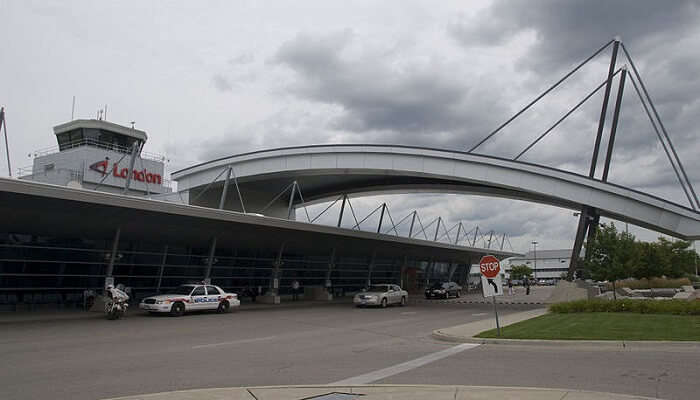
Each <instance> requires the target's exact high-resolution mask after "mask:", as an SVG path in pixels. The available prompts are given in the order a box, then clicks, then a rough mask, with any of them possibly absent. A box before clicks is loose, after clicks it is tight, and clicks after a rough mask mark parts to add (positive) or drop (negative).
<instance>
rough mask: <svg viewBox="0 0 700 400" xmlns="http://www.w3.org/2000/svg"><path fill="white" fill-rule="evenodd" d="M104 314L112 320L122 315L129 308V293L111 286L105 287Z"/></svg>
mask: <svg viewBox="0 0 700 400" xmlns="http://www.w3.org/2000/svg"><path fill="white" fill-rule="evenodd" d="M105 298H106V299H105V300H106V301H105V315H106V316H107V319H110V320H114V319H119V318H121V317H123V316H124V315H125V314H126V311H127V310H128V309H129V302H128V300H129V295H128V294H126V293H125V292H124V291H122V290H120V289H117V288H115V287H113V286H109V287H107V289H105Z"/></svg>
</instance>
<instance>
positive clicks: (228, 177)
mask: <svg viewBox="0 0 700 400" xmlns="http://www.w3.org/2000/svg"><path fill="white" fill-rule="evenodd" d="M232 171H233V168H231V167H229V168H228V172H227V173H226V179H225V180H224V188H223V189H222V190H221V199H219V210H223V209H224V205H225V204H226V195H227V194H228V185H229V182H231V172H232Z"/></svg>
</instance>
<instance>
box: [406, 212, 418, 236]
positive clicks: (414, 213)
mask: <svg viewBox="0 0 700 400" xmlns="http://www.w3.org/2000/svg"><path fill="white" fill-rule="evenodd" d="M416 214H418V211H413V218H411V227H410V228H409V229H408V238H409V239H411V238H412V237H413V224H415V223H416Z"/></svg>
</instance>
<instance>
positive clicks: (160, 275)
mask: <svg viewBox="0 0 700 400" xmlns="http://www.w3.org/2000/svg"><path fill="white" fill-rule="evenodd" d="M167 260H168V245H167V244H166V245H165V246H164V247H163V258H161V260H160V268H158V282H157V283H156V292H157V293H160V285H161V283H162V282H163V270H164V269H165V262H166V261H167Z"/></svg>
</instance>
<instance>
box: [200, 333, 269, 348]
mask: <svg viewBox="0 0 700 400" xmlns="http://www.w3.org/2000/svg"><path fill="white" fill-rule="evenodd" d="M276 337H277V336H265V337H259V338H252V339H241V340H233V341H230V342H220V343H210V344H200V345H198V346H192V348H193V349H204V348H207V347H218V346H229V345H234V344H245V343H253V342H262V341H263V340H271V339H274V338H276Z"/></svg>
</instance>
